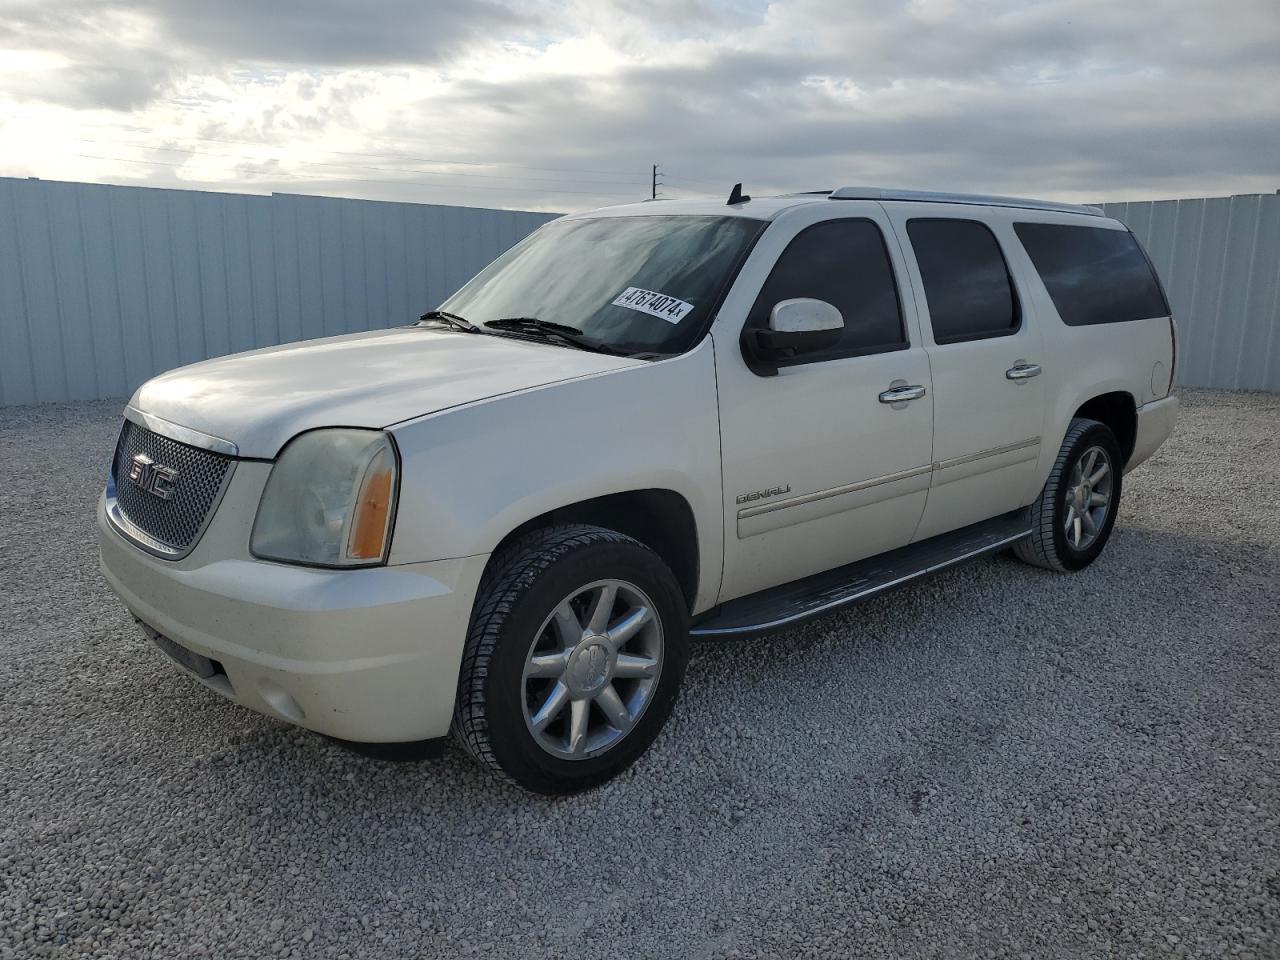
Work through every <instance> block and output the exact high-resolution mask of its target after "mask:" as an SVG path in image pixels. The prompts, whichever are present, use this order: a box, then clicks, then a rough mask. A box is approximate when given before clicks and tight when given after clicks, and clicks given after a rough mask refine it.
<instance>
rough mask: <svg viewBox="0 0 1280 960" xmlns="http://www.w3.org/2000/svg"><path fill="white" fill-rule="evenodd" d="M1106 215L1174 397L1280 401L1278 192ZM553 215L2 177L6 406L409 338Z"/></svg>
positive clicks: (1, 329) (0, 273)
mask: <svg viewBox="0 0 1280 960" xmlns="http://www.w3.org/2000/svg"><path fill="white" fill-rule="evenodd" d="M1102 206H1103V208H1104V210H1105V211H1106V213H1107V215H1108V216H1113V217H1116V218H1118V219H1120V220H1122V221H1124V222H1125V223H1127V224H1128V225H1129V226H1130V227H1131V228H1132V229H1133V231H1134V233H1135V234H1137V236H1138V237H1139V239H1141V240H1142V242H1143V244H1144V245H1145V246H1146V248H1147V250H1148V252H1149V253H1150V254H1151V258H1152V260H1153V261H1154V263H1155V265H1156V268H1157V270H1159V272H1160V275H1161V278H1162V279H1163V280H1164V283H1165V287H1166V288H1167V290H1168V292H1169V299H1170V301H1171V302H1172V305H1173V311H1174V315H1175V316H1176V317H1177V320H1178V329H1179V332H1180V339H1179V350H1178V368H1179V369H1178V382H1179V383H1181V384H1183V385H1185V386H1198V387H1225V388H1228V389H1248V390H1272V391H1280V334H1277V332H1276V331H1277V327H1280V196H1272V195H1269V194H1262V195H1251V196H1237V197H1214V198H1204V199H1195V200H1157V201H1143V202H1137V203H1108V204H1103V205H1102ZM552 217H553V215H552V214H543V213H525V212H520V211H511V210H485V209H476V208H466V207H447V206H435V205H430V204H414V203H384V202H378V201H369V200H342V199H334V198H329V197H308V196H295V195H288V194H273V195H272V196H246V195H239V194H224V193H204V192H198V191H190V190H167V189H151V188H138V187H115V186H104V185H99V184H83V183H60V182H56V181H43V180H18V179H12V178H0V406H3V405H10V404H22V403H39V402H48V401H63V400H81V399H91V398H95V397H120V396H126V395H128V394H129V393H130V392H131V391H132V390H133V389H134V388H135V387H136V386H137V385H138V384H140V383H141V382H142V381H144V380H145V379H147V378H148V377H150V376H153V375H154V374H156V373H159V372H161V371H163V370H167V369H170V368H172V367H175V366H179V365H181V364H185V363H192V362H194V361H196V360H201V359H204V358H206V357H215V356H220V355H222V354H226V353H232V352H235V351H238V350H249V349H253V348H254V347H262V346H269V345H271V344H275V343H287V342H291V341H294V340H302V339H308V338H311V337H322V336H331V335H333V334H338V333H347V332H351V331H356V330H366V329H373V328H378V327H387V326H393V325H396V324H400V323H406V322H408V321H409V320H410V319H412V318H413V317H414V316H415V315H416V314H417V313H419V312H421V311H422V310H423V309H427V308H429V307H432V306H435V305H436V304H438V303H440V302H441V301H442V300H444V299H445V298H446V297H447V296H448V295H449V294H450V293H452V292H453V291H454V290H456V289H457V288H458V287H459V286H461V285H462V284H463V283H465V282H466V280H467V279H468V278H469V277H470V276H471V275H472V274H474V273H475V272H476V271H477V270H478V269H479V268H480V267H482V266H483V265H484V264H486V263H487V262H489V261H490V260H492V259H493V258H494V257H495V256H497V255H498V254H499V253H501V252H502V251H503V250H505V249H506V248H507V247H509V246H511V244H513V243H515V242H516V241H517V240H519V239H520V238H522V237H524V236H525V235H526V234H527V233H529V232H530V231H531V230H533V229H534V228H535V227H537V226H538V225H540V224H542V223H544V222H546V221H547V220H549V219H551V218H552Z"/></svg>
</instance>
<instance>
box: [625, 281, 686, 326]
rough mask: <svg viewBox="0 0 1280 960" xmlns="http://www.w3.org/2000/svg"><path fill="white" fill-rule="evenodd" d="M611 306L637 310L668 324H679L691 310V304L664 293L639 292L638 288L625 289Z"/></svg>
mask: <svg viewBox="0 0 1280 960" xmlns="http://www.w3.org/2000/svg"><path fill="white" fill-rule="evenodd" d="M613 305H614V306H615V307H626V308H627V309H628V310H638V311H639V312H640V313H647V314H649V315H650V316H653V317H658V318H660V319H662V320H666V321H667V322H668V323H679V322H680V321H681V320H683V319H684V316H685V314H686V313H688V312H689V311H690V310H692V309H693V304H692V303H685V302H684V301H683V300H677V299H676V298H675V297H668V296H667V295H666V294H665V293H656V292H654V291H653V290H641V289H640V288H639V287H627V289H625V290H623V291H622V293H620V294H618V297H617V299H616V300H614V301H613Z"/></svg>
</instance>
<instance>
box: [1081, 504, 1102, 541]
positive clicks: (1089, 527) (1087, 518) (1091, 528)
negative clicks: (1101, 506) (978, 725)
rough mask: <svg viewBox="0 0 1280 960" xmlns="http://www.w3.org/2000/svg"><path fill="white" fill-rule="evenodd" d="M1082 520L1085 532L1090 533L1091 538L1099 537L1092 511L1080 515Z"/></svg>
mask: <svg viewBox="0 0 1280 960" xmlns="http://www.w3.org/2000/svg"><path fill="white" fill-rule="evenodd" d="M1080 520H1081V521H1082V522H1083V523H1084V529H1085V532H1086V533H1088V534H1089V536H1091V537H1093V536H1097V534H1098V525H1097V524H1096V523H1094V522H1093V513H1092V512H1091V511H1089V510H1086V511H1085V512H1084V513H1082V514H1080Z"/></svg>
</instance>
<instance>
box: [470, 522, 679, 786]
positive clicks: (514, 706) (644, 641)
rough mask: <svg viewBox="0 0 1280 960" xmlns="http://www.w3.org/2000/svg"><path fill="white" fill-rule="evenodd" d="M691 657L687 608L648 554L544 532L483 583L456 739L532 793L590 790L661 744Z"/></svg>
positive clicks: (602, 539) (570, 533) (590, 535)
mask: <svg viewBox="0 0 1280 960" xmlns="http://www.w3.org/2000/svg"><path fill="white" fill-rule="evenodd" d="M687 658H688V614H687V612H686V610H685V604H684V597H683V594H682V593H681V591H680V587H679V585H678V584H677V583H676V580H675V577H674V576H673V575H672V573H671V571H670V570H669V569H668V568H667V566H666V564H664V563H663V562H662V560H661V559H660V558H659V557H658V556H657V555H656V554H655V553H654V552H653V551H652V550H650V549H649V548H648V547H646V546H644V545H643V544H641V543H639V542H638V541H636V540H633V539H632V538H630V537H627V536H624V535H622V534H620V533H616V532H614V531H611V530H605V529H602V528H600V527H591V526H586V525H573V526H565V527H555V528H550V529H545V530H540V531H536V532H534V533H532V534H530V535H529V536H526V537H524V538H521V539H520V540H519V541H517V542H515V543H513V544H512V545H511V546H510V547H509V548H506V549H504V550H503V551H502V553H501V555H499V556H496V557H495V558H494V560H493V562H492V563H491V564H490V570H489V571H488V572H487V573H486V575H485V578H484V582H483V583H482V584H481V588H480V594H479V596H478V598H477V601H476V606H475V611H474V613H473V615H472V623H471V629H470V631H469V634H468V638H467V647H466V651H465V653H464V655H463V662H462V670H461V673H460V676H459V684H458V698H457V703H456V706H455V709H454V722H453V731H454V735H455V736H456V737H457V739H459V740H460V741H461V742H462V745H463V746H464V747H465V748H466V749H467V751H468V752H469V753H471V755H472V756H473V757H475V758H476V759H477V760H478V761H479V762H480V763H481V764H483V765H484V766H486V767H488V768H489V769H491V770H493V771H494V772H496V773H498V774H499V775H501V776H503V777H505V778H506V779H509V780H512V781H514V782H516V783H518V784H520V785H521V786H523V787H526V788H528V789H530V790H535V791H538V792H540V793H571V792H574V791H577V790H582V789H586V788H587V787H591V786H594V785H596V784H599V783H602V782H603V781H605V780H607V779H609V778H610V777H613V776H615V775H616V774H618V773H619V772H621V771H622V770H623V769H625V768H626V767H627V766H629V765H630V764H631V763H632V762H634V761H635V759H636V758H637V757H639V756H640V754H641V753H643V752H644V751H645V750H646V749H647V748H648V746H649V745H650V744H651V743H652V742H653V740H654V738H656V737H657V735H658V733H659V731H660V730H661V729H662V726H663V724H664V723H665V722H666V719H667V717H668V715H669V714H670V712H671V708H672V705H673V704H674V702H675V697H676V693H677V691H678V689H679V685H680V681H681V679H682V677H683V675H684V668H685V663H686V661H687Z"/></svg>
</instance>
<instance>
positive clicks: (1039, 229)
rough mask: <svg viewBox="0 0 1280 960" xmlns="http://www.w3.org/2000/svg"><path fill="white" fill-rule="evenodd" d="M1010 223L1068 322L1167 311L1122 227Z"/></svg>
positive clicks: (1151, 275) (1145, 262) (1119, 318)
mask: <svg viewBox="0 0 1280 960" xmlns="http://www.w3.org/2000/svg"><path fill="white" fill-rule="evenodd" d="M1013 228H1014V230H1016V231H1017V233H1018V239H1019V240H1021V241H1022V245H1023V246H1024V247H1026V249H1027V254H1028V255H1029V256H1030V257H1031V262H1032V263H1034V264H1035V267H1036V271H1037V272H1038V273H1039V274H1040V279H1041V280H1043V281H1044V286H1045V289H1046V290H1048V291H1049V296H1050V297H1051V298H1052V300H1053V305H1054V306H1055V307H1057V308H1058V315H1059V316H1060V317H1062V322H1063V323H1065V324H1067V325H1068V326H1072V327H1081V326H1085V325H1086V324H1091V323H1122V322H1124V321H1126V320H1146V319H1149V318H1151V317H1167V316H1168V315H1169V304H1168V303H1166V302H1165V299H1164V294H1163V293H1162V292H1161V290H1160V283H1159V281H1158V280H1156V275H1155V272H1154V271H1153V270H1152V269H1151V263H1150V261H1148V260H1147V256H1146V254H1144V253H1143V252H1142V248H1141V247H1139V246H1138V241H1137V240H1135V239H1134V238H1133V234H1131V233H1130V232H1129V231H1128V230H1107V229H1104V228H1102V227H1084V226H1074V225H1067V224H1060V223H1015V224H1014V225H1013Z"/></svg>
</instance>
